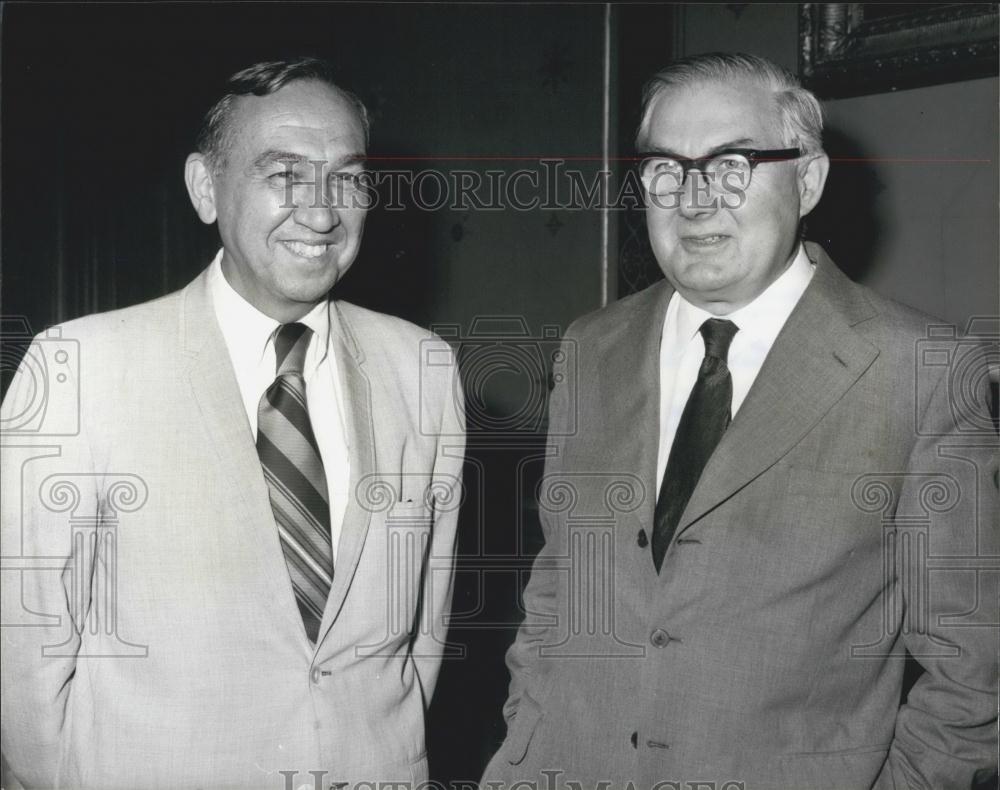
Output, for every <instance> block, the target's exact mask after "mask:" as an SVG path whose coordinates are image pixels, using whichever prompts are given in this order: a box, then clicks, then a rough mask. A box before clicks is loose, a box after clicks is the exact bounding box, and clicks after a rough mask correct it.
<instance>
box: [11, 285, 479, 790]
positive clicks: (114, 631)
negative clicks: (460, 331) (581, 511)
mask: <svg viewBox="0 0 1000 790" xmlns="http://www.w3.org/2000/svg"><path fill="white" fill-rule="evenodd" d="M335 312H336V315H337V316H338V319H339V326H335V327H333V328H332V331H333V333H334V335H335V337H336V354H337V365H338V368H339V373H340V376H341V385H342V387H341V388H342V391H343V392H344V395H345V400H346V420H347V422H348V439H349V443H350V463H351V498H350V501H349V503H348V505H347V512H346V515H345V517H344V522H343V528H342V533H341V537H340V541H339V545H338V549H337V553H336V568H335V573H334V581H333V588H332V590H331V593H330V597H329V600H328V603H327V607H326V611H325V613H324V616H323V622H322V626H321V631H320V634H321V635H320V638H319V640H318V644H317V645H316V646H315V647H313V646H312V645H311V644H310V642H309V641H308V640H307V638H306V636H305V632H304V630H303V626H302V623H301V619H300V615H299V613H298V610H297V608H296V604H295V601H294V596H293V593H292V588H291V584H290V581H289V576H288V572H287V570H286V567H285V560H284V558H283V556H282V552H281V549H280V546H279V542H278V533H277V531H276V528H275V525H274V520H273V517H272V513H271V507H270V504H269V500H268V492H267V487H266V484H265V482H264V478H263V475H262V472H261V467H260V463H259V461H258V458H257V453H256V450H255V447H254V437H253V436H252V435H251V431H250V429H249V425H248V422H247V419H246V414H245V411H244V407H243V405H242V403H241V400H240V393H239V390H238V386H237V383H236V379H235V376H234V374H233V369H232V365H231V363H230V361H229V357H228V353H227V351H226V346H225V343H224V341H223V338H222V335H221V333H220V330H219V327H218V324H217V321H216V318H215V314H214V310H213V307H212V304H211V301H210V296H209V292H208V290H207V288H206V277H205V275H204V273H203V274H202V275H201V276H199V277H198V278H197V279H196V280H195V281H194V282H192V283H191V284H190V285H189V286H188V287H187V288H185V289H183V290H182V291H179V292H177V293H174V294H171V295H169V296H166V297H164V298H162V299H158V300H156V301H153V302H150V303H147V304H142V305H139V306H136V307H131V308H127V309H124V310H118V311H115V312H111V313H106V314H101V315H94V316H90V317H87V318H83V319H80V320H77V321H71V322H69V323H67V324H65V325H63V326H62V327H61V332H56V333H49V334H47V335H45V336H40V337H38V338H36V340H35V342H34V344H33V346H32V348H31V350H29V352H28V354H27V355H26V356H25V361H24V363H22V365H21V368H20V370H19V373H18V375H17V377H16V378H15V380H14V382H13V384H12V386H11V388H10V391H9V393H8V395H7V397H6V399H5V401H4V404H3V419H4V429H5V430H4V434H3V511H2V513H3V563H4V565H3V629H2V652H0V655H2V662H3V663H2V682H3V717H2V722H3V727H2V732H3V752H4V755H5V756H6V758H7V760H8V761H9V763H10V766H11V767H12V769H13V772H14V773H15V775H16V776H17V777H18V778H19V779H20V780H21V781H22V782H23V783H25V784H26V785H30V786H41V787H61V788H83V787H88V788H128V789H129V790H136V788H152V787H163V788H188V787H190V788H194V787H199V788H219V787H234V788H235V787H239V788H272V789H273V790H284V789H285V788H286V787H288V788H292V787H299V786H300V785H306V786H308V787H310V788H312V787H313V786H314V781H315V778H316V776H317V774H316V773H314V774H310V773H309V772H310V771H312V772H318V775H319V777H320V780H321V783H322V785H316V786H317V787H318V786H323V787H329V786H330V785H331V784H335V783H338V782H349V783H354V782H363V781H408V782H409V781H415V782H419V781H421V780H422V779H423V778H425V777H426V771H427V766H426V758H425V747H424V714H425V710H426V708H427V705H428V703H429V701H430V698H431V695H432V693H433V691H434V684H435V680H436V677H437V672H438V668H439V665H440V661H441V658H442V651H443V649H444V646H445V628H444V627H443V619H444V617H445V614H446V612H447V610H448V608H449V605H450V597H451V591H452V570H453V553H454V544H455V538H456V534H455V533H456V520H457V510H458V503H459V501H460V499H461V495H462V491H461V484H460V476H461V468H462V459H463V448H464V434H463V425H464V423H463V405H462V393H461V388H460V385H459V383H458V379H457V375H456V368H455V366H454V365H453V359H452V354H451V351H450V349H449V347H448V346H447V344H446V343H444V341H442V340H440V339H439V338H437V337H435V336H434V335H432V334H431V333H429V332H427V331H424V330H421V329H418V328H417V327H415V326H413V325H411V324H408V323H406V322H405V321H402V320H399V319H396V318H392V317H389V316H385V315H380V314H377V313H373V312H371V311H368V310H364V309H362V308H360V307H356V306H354V305H350V304H347V303H343V302H338V303H337V310H336V311H335ZM324 407H328V408H329V407H333V405H332V404H321V403H311V404H310V409H311V410H316V409H321V408H324Z"/></svg>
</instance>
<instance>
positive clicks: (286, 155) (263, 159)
mask: <svg viewBox="0 0 1000 790" xmlns="http://www.w3.org/2000/svg"><path fill="white" fill-rule="evenodd" d="M308 161H309V160H308V158H307V157H304V156H302V154H295V153H292V152H291V151H279V150H276V149H273V148H272V149H270V150H267V151H265V152H264V153H262V154H261V155H260V156H258V157H257V158H256V159H254V160H253V166H254V167H255V168H256V169H257V170H266V169H267V168H268V167H270V166H271V165H274V164H283V165H299V164H302V163H303V162H308Z"/></svg>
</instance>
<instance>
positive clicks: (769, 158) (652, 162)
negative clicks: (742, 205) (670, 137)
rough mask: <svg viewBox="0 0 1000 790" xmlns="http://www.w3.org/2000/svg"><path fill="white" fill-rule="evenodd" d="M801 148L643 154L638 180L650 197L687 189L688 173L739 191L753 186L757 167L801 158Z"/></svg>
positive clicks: (641, 155) (640, 156)
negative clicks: (689, 155)
mask: <svg viewBox="0 0 1000 790" xmlns="http://www.w3.org/2000/svg"><path fill="white" fill-rule="evenodd" d="M800 156H802V152H801V151H800V150H799V149H798V148H772V149H769V150H766V151H760V150H757V149H754V148H727V149H726V150H724V151H718V152H717V153H714V154H711V155H710V156H702V157H698V158H697V159H689V158H687V157H686V156H667V155H665V154H663V153H661V152H658V151H649V152H646V153H640V154H639V155H638V156H637V157H636V158H637V159H638V160H639V178H640V179H641V180H642V184H643V186H644V187H645V188H646V191H647V192H649V193H650V194H651V195H667V194H670V193H671V192H676V191H678V190H680V189H683V187H684V181H685V179H686V178H687V175H688V172H689V171H691V170H697V171H698V172H699V173H702V174H703V175H704V176H705V177H706V179H707V180H708V181H709V183H710V184H715V185H716V186H717V187H718V188H720V189H726V190H737V189H746V188H747V187H748V186H750V178H751V175H752V174H753V170H754V168H755V167H757V165H760V164H765V163H767V162H787V161H789V160H790V159H798V158H799V157H800Z"/></svg>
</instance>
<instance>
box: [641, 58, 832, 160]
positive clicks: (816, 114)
mask: <svg viewBox="0 0 1000 790" xmlns="http://www.w3.org/2000/svg"><path fill="white" fill-rule="evenodd" d="M737 79H748V80H752V81H755V82H757V83H758V84H760V85H762V86H764V87H766V88H768V89H769V90H770V91H771V92H772V93H773V95H774V100H775V105H776V107H777V110H778V116H779V122H780V123H781V130H782V137H783V138H784V139H783V143H784V144H785V145H788V146H798V147H799V148H801V149H802V152H803V153H807V154H813V153H820V152H821V151H822V150H823V110H822V108H821V107H820V103H819V101H818V100H817V99H816V97H815V96H814V95H813V94H812V92H811V91H808V90H806V89H805V88H803V87H802V85H801V83H799V81H798V79H796V77H795V75H793V74H792V73H791V72H789V71H788V70H787V69H783V68H782V67H781V66H779V65H778V64H776V63H773V62H772V61H770V60H767V59H766V58H762V57H760V56H758V55H747V54H744V53H741V52H708V53H706V54H704V55H691V56H690V57H686V58H681V59H680V60H675V61H674V62H673V63H671V64H670V65H669V66H667V67H666V68H665V69H662V70H661V71H659V72H657V73H656V74H654V75H653V77H652V78H651V79H650V80H649V82H647V83H646V85H645V87H644V88H643V91H642V120H641V121H640V122H639V130H638V132H637V133H636V146H637V147H638V148H640V149H642V148H645V147H646V146H647V143H648V137H649V118H650V110H651V109H652V106H653V99H655V98H656V97H657V96H659V95H660V92H661V91H663V90H666V89H667V88H673V87H684V86H688V85H693V84H697V83H699V82H723V83H725V82H730V81H732V80H737Z"/></svg>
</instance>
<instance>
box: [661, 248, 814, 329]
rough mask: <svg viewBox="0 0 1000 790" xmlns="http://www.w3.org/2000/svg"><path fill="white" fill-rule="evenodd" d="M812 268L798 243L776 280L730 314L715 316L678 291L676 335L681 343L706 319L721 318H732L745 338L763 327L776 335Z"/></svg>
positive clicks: (730, 319) (799, 294) (807, 282)
mask: <svg viewBox="0 0 1000 790" xmlns="http://www.w3.org/2000/svg"><path fill="white" fill-rule="evenodd" d="M814 268H815V267H814V266H813V264H812V262H811V261H810V260H809V257H808V256H807V255H806V252H805V248H804V247H803V246H802V245H801V244H800V245H799V248H798V250H797V251H796V253H795V257H794V258H793V259H792V263H791V265H789V267H788V268H787V269H785V271H783V272H782V273H781V274H780V275H779V277H778V279H777V280H775V281H774V282H773V283H771V284H770V285H769V286H768V287H767V288H765V289H764V290H763V291H762V292H761V293H760V295H759V296H757V298H756V299H754V300H753V301H752V302H750V303H749V304H746V305H744V306H743V307H741V308H740V309H739V310H735V311H733V312H732V313H730V314H729V315H714V314H712V313H710V312H708V311H707V310H703V309H702V308H700V307H696V306H695V305H693V304H691V302H689V301H688V300H687V299H685V298H684V297H683V296H681V294H680V293H678V294H677V298H678V300H679V302H678V306H677V337H678V338H680V339H681V340H682V341H683V342H684V343H687V342H689V341H691V340H692V339H693V338H694V336H695V335H696V334H697V333H698V330H699V329H700V328H701V325H702V324H703V323H705V321H707V320H708V319H709V318H724V319H727V320H729V321H732V322H733V323H734V324H736V326H737V327H739V329H740V333H741V334H743V335H744V337H745V336H746V334H747V333H754V332H756V331H757V330H763V331H765V332H766V333H767V334H768V335H771V334H773V335H774V336H775V337H776V336H777V334H778V332H779V331H780V330H781V327H782V326H784V324H785V321H786V320H787V319H788V316H789V315H790V314H791V312H792V310H793V309H795V305H796V304H797V303H798V301H799V298H800V297H801V296H802V294H803V292H804V291H805V290H806V286H808V285H809V281H810V280H811V279H812V275H813V270H814ZM772 329H773V330H774V331H773V332H772V331H771V330H772ZM737 337H739V335H737Z"/></svg>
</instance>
